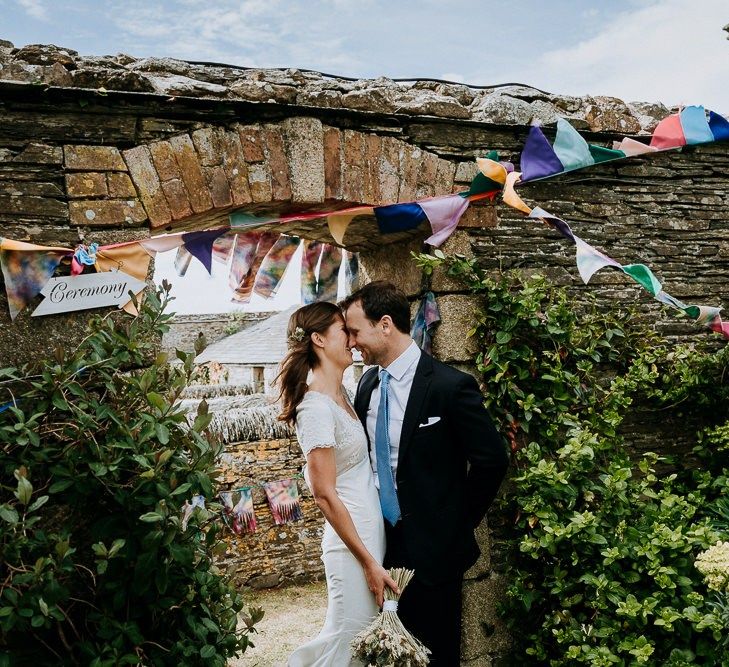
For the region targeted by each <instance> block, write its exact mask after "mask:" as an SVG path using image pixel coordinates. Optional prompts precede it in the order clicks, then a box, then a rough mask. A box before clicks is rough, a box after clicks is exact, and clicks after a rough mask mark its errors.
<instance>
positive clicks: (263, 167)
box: [248, 162, 273, 202]
mask: <svg viewBox="0 0 729 667" xmlns="http://www.w3.org/2000/svg"><path fill="white" fill-rule="evenodd" d="M248 187H249V188H250V190H251V199H253V201H254V202H270V201H271V199H272V197H273V194H272V192H273V191H272V189H271V170H270V169H269V167H268V164H267V163H265V162H262V163H260V164H249V165H248Z"/></svg>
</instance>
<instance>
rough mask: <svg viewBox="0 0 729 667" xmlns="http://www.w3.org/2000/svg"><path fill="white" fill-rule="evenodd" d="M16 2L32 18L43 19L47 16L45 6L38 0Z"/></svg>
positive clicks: (19, 0)
mask: <svg viewBox="0 0 729 667" xmlns="http://www.w3.org/2000/svg"><path fill="white" fill-rule="evenodd" d="M18 4H19V5H20V6H21V7H22V8H23V9H24V10H25V12H26V13H27V14H28V16H31V17H32V18H34V19H39V20H41V21H45V20H46V19H47V18H48V13H47V10H46V7H45V6H44V5H43V3H42V2H41V1H40V0H18Z"/></svg>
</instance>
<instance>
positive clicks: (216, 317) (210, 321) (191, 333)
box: [162, 312, 269, 352]
mask: <svg viewBox="0 0 729 667" xmlns="http://www.w3.org/2000/svg"><path fill="white" fill-rule="evenodd" d="M268 315H269V313H243V312H236V313H213V314H192V315H175V318H174V319H173V320H172V321H171V322H170V330H169V331H168V332H167V333H166V334H165V335H164V336H163V337H162V348H163V349H164V350H165V351H166V352H174V351H175V350H184V351H185V352H194V350H195V340H196V339H197V337H198V334H200V333H201V332H202V334H203V335H204V336H205V340H206V341H207V343H208V345H211V344H212V343H215V342H217V341H219V340H220V339H222V338H225V337H226V336H229V335H230V334H231V333H235V331H240V330H241V329H245V328H246V327H247V326H250V325H251V324H255V323H256V322H260V321H261V320H262V319H265V318H266V317H268Z"/></svg>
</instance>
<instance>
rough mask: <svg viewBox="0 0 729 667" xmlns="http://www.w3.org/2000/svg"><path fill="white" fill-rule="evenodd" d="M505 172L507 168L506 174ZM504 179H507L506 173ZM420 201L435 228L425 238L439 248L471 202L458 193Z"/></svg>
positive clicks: (431, 226)
mask: <svg viewBox="0 0 729 667" xmlns="http://www.w3.org/2000/svg"><path fill="white" fill-rule="evenodd" d="M505 172H506V170H504V174H505ZM504 180H506V176H505V175H504ZM419 203H420V208H422V209H423V211H425V215H427V216H428V221H429V222H430V228H431V229H432V230H433V234H432V235H431V236H429V237H428V238H427V239H425V242H426V243H427V244H429V245H431V246H434V247H436V248H437V247H439V246H440V245H441V244H442V243H444V242H445V241H446V239H448V237H450V235H451V234H453V232H454V231H455V230H456V227H457V226H458V222H459V221H460V219H461V216H462V215H463V214H464V213H465V212H466V209H467V208H468V205H469V203H470V202H469V200H468V199H467V198H466V197H461V195H458V194H456V195H451V196H450V197H434V198H433V199H425V200H424V201H421V202H419Z"/></svg>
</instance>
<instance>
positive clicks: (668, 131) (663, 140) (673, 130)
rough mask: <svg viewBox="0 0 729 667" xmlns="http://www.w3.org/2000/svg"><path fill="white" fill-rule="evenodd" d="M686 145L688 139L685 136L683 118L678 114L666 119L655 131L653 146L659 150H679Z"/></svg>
mask: <svg viewBox="0 0 729 667" xmlns="http://www.w3.org/2000/svg"><path fill="white" fill-rule="evenodd" d="M685 145H686V137H685V136H684V134H683V127H682V126H681V118H680V116H679V115H678V114H671V115H670V116H668V117H667V118H664V119H663V120H662V121H661V122H660V123H658V125H657V126H656V129H655V130H653V137H652V139H651V146H652V147H653V148H657V149H658V150H665V149H666V148H678V147H679V146H685Z"/></svg>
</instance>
